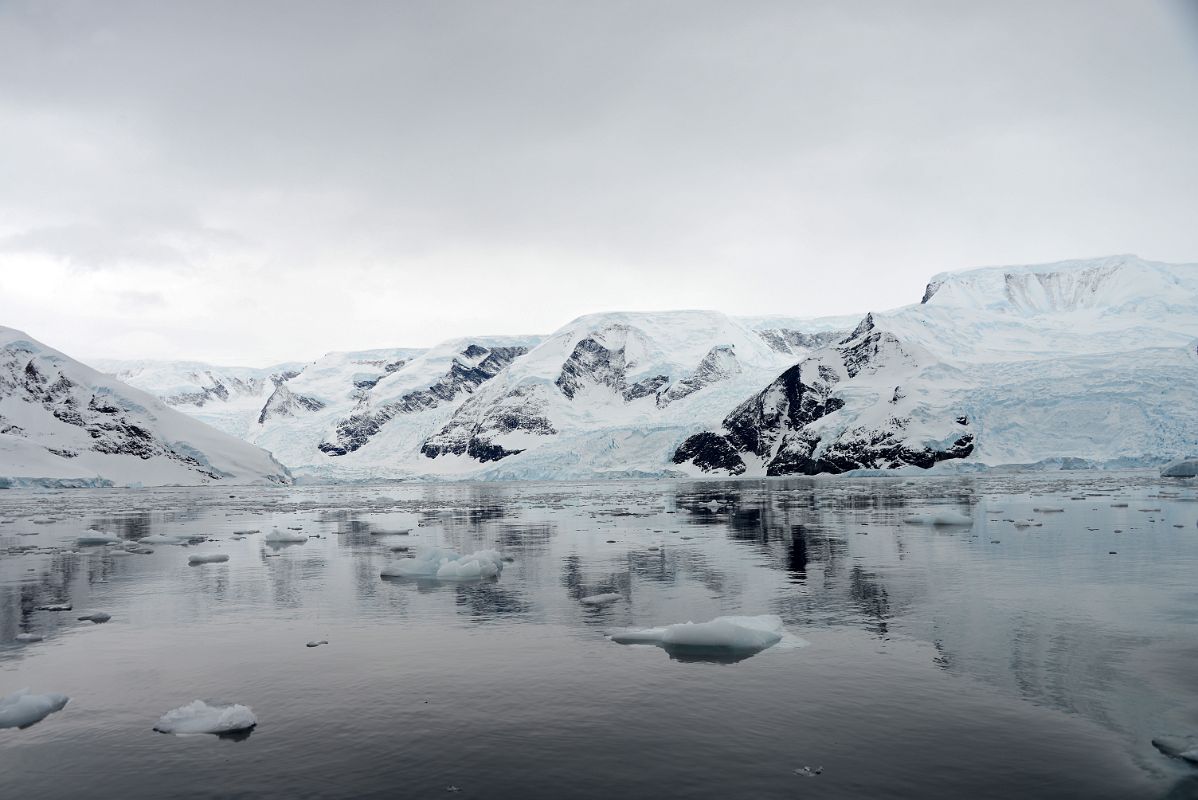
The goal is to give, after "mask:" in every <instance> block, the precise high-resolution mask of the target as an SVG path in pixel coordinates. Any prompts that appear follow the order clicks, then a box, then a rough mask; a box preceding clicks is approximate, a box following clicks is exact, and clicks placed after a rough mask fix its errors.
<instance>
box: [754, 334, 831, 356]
mask: <svg viewBox="0 0 1198 800" xmlns="http://www.w3.org/2000/svg"><path fill="white" fill-rule="evenodd" d="M757 335H758V336H760V337H761V338H762V339H764V340H765V343H766V344H768V345H769V346H770V349H771V350H773V351H775V352H778V353H791V354H793V353H800V354H801V353H806V352H809V351H811V350H818V349H819V348H821V347H827V346H828V345H830V344H832V343H834V342H838V341H840V340H841V339H843V338H844V337H845V336H847V335H848V331H847V330H843V331H817V332H814V333H805V332H803V331H796V330H793V329H792V328H764V329H762V330H759V331H757Z"/></svg>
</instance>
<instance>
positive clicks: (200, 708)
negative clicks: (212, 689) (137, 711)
mask: <svg viewBox="0 0 1198 800" xmlns="http://www.w3.org/2000/svg"><path fill="white" fill-rule="evenodd" d="M257 724H258V718H257V717H255V716H254V712H253V710H252V709H251V708H250V707H249V706H243V705H238V704H236V703H232V704H230V705H209V704H208V703H205V702H204V701H203V700H193V701H191V702H190V703H188V704H187V705H185V706H180V707H179V708H175V709H171V710H170V711H168V712H166V713H165V714H163V715H162V717H161V718H160V719H159V720H158V724H157V725H155V726H154V730H156V731H158V732H159V733H174V734H192V733H216V734H220V733H235V732H237V731H246V730H249V729H250V728H252V727H254V726H255V725H257Z"/></svg>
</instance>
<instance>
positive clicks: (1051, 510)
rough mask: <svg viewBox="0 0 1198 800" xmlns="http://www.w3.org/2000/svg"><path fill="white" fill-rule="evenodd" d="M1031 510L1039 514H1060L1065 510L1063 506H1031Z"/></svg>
mask: <svg viewBox="0 0 1198 800" xmlns="http://www.w3.org/2000/svg"><path fill="white" fill-rule="evenodd" d="M1032 511H1037V512H1039V513H1041V514H1061V513H1063V512H1064V511H1065V509H1063V508H1033V509H1032Z"/></svg>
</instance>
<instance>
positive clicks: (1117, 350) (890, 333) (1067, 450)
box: [105, 256, 1198, 480]
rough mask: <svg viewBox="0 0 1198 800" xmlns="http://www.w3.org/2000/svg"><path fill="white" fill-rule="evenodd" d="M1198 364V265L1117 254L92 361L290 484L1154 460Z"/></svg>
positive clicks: (1177, 430) (1194, 438) (1176, 437)
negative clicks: (215, 353) (676, 304)
mask: <svg viewBox="0 0 1198 800" xmlns="http://www.w3.org/2000/svg"><path fill="white" fill-rule="evenodd" d="M919 297H920V291H919V287H915V286H913V287H912V293H911V299H912V300H916V299H917V298H919ZM1196 345H1198V265H1169V264H1161V263H1156V262H1149V261H1144V260H1142V259H1139V258H1137V257H1135V256H1116V257H1111V258H1104V259H1093V260H1084V261H1069V262H1061V263H1056V264H1045V265H1037V266H1016V267H990V268H984V269H975V270H968V271H962V272H951V273H944V274H941V275H937V276H935V277H934V278H932V280H931V281H930V282H929V283H928V284H927V286H926V288H925V289H924V291H923V299H922V302H916V303H912V304H911V305H908V306H904V307H901V308H898V309H894V310H890V311H875V312H872V313H870V314H868V315H864V318H862V317H851V318H850V317H829V318H820V319H800V318H788V317H755V318H730V317H727V316H725V315H723V314H719V313H717V312H710V311H677V312H656V313H647V312H646V313H604V314H593V315H589V316H585V317H582V318H580V319H577V320H574V321H573V322H571V323H569V324H567V325H565V326H563V327H562V328H561V329H559V330H558V331H556V332H554V333H553V334H551V335H550V336H547V337H522V338H510V337H509V338H504V337H482V338H477V337H476V338H472V339H461V340H455V341H452V342H447V343H445V344H442V345H439V346H438V347H435V348H432V349H429V350H414V349H396V350H384V351H366V352H359V353H333V354H330V355H328V356H325V357H324V358H322V359H319V360H317V361H316V362H314V363H312V364H308V365H292V364H285V365H279V366H276V367H272V368H266V369H262V370H241V371H238V370H233V369H228V368H213V367H207V366H204V365H195V364H178V365H160V366H157V367H153V368H150V367H147V366H146V365H139V364H129V363H120V362H106V364H105V366H106V367H107V368H108V369H110V370H112V371H114V372H116V373H117V374H120V375H122V376H127V378H128V380H129V381H130V382H132V383H134V384H135V385H138V386H140V387H142V388H144V389H147V390H149V391H151V392H153V393H154V394H156V395H158V396H160V397H162V398H164V399H166V401H167V402H168V403H171V404H173V405H175V407H176V408H179V409H180V410H183V411H186V412H187V413H189V414H192V415H194V416H196V417H197V418H199V419H203V420H205V421H209V422H211V423H212V424H214V425H217V426H219V427H222V428H223V429H224V430H227V431H230V432H235V433H237V434H238V435H240V436H242V437H243V438H245V439H247V440H248V441H250V442H253V443H255V444H259V445H261V446H263V447H265V448H267V449H269V450H271V451H272V452H273V453H274V454H275V455H276V457H278V458H279V459H280V460H281V461H282V462H283V463H285V464H287V465H288V467H290V468H291V469H292V470H293V471H294V472H295V474H297V475H299V476H303V477H306V478H311V479H320V480H325V479H327V480H369V479H374V478H383V479H388V478H481V479H521V478H530V479H531V478H587V477H595V476H609V477H614V476H624V475H627V476H636V475H767V474H768V475H785V474H814V473H820V472H845V471H850V470H858V469H867V470H874V469H892V468H896V467H911V468H916V467H920V468H923V467H932V466H934V467H935V468H936V469H938V470H956V469H970V468H977V467H979V466H980V465H990V466H995V465H1007V464H1036V463H1040V462H1045V463H1051V464H1057V465H1060V464H1065V465H1077V466H1086V465H1128V466H1133V465H1147V464H1153V463H1158V462H1163V461H1164V460H1167V459H1168V458H1170V457H1174V456H1178V455H1181V454H1184V453H1186V452H1193V450H1194V448H1195V446H1196V444H1198V399H1196V398H1198V350H1196V349H1195V348H1196ZM222 387H223V389H222Z"/></svg>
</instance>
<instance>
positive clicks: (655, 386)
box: [624, 375, 670, 403]
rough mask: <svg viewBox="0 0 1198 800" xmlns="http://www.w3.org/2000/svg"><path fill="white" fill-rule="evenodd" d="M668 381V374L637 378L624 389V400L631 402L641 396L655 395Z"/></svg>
mask: <svg viewBox="0 0 1198 800" xmlns="http://www.w3.org/2000/svg"><path fill="white" fill-rule="evenodd" d="M669 382H670V376H668V375H654V376H653V377H651V378H644V379H643V380H639V381H637V382H636V383H634V384H632V385H631V386H629V387H628V388H627V389H625V390H624V402H626V403H631V402H632V401H633V400H639V399H640V398H642V397H649V396H650V395H654V396H656V395H657V392H658V390H659V389H661V387H663V386H665V385H666V384H667V383H669Z"/></svg>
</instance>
